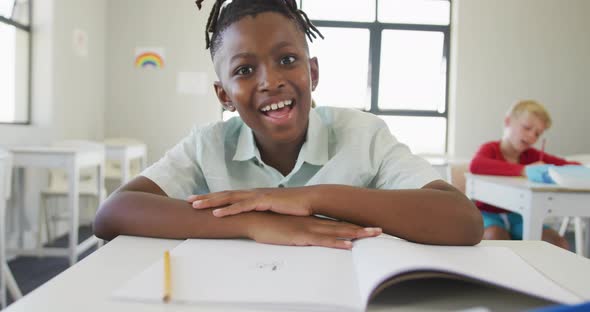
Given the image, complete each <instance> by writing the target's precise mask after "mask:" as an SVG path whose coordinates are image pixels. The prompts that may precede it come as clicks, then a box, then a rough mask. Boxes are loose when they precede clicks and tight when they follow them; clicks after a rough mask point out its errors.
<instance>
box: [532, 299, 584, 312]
mask: <svg viewBox="0 0 590 312" xmlns="http://www.w3.org/2000/svg"><path fill="white" fill-rule="evenodd" d="M581 311H590V301H589V302H585V303H581V304H573V305H554V306H550V307H546V308H540V309H535V310H531V311H530V312H581Z"/></svg>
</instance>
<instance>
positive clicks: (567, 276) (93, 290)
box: [7, 236, 590, 312]
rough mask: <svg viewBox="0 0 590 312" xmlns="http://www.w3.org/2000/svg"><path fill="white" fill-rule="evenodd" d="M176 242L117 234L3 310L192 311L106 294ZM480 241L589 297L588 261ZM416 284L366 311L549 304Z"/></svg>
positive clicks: (544, 246)
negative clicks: (506, 251) (503, 249)
mask: <svg viewBox="0 0 590 312" xmlns="http://www.w3.org/2000/svg"><path fill="white" fill-rule="evenodd" d="M181 242H182V241H180V240H167V239H154V238H141V237H131V236H120V237H118V238H116V239H115V240H113V241H111V242H109V243H108V244H106V245H105V246H104V247H103V248H100V249H99V250H97V251H96V252H94V253H92V254H91V255H90V256H88V257H87V258H84V259H83V260H81V261H80V262H79V263H77V264H76V265H74V266H73V267H70V268H69V269H68V270H66V271H64V272H63V273H61V274H60V275H58V276H57V277H55V278H54V279H52V280H50V281H49V282H47V283H46V284H44V285H42V286H41V287H39V288H38V289H36V290H35V291H34V292H32V293H30V294H28V295H26V296H25V297H24V298H22V299H21V300H19V301H17V302H16V303H14V304H13V305H11V306H9V307H8V310H7V311H8V312H25V311H26V312H29V311H61V312H68V311H85V312H92V311H97V312H104V311H110V312H123V311H125V312H126V311H145V312H156V311H196V310H197V309H196V308H195V306H191V305H163V304H145V303H135V302H127V301H117V300H113V299H112V298H111V294H112V292H113V291H114V290H115V289H117V288H118V287H120V286H121V285H123V284H124V283H125V282H126V281H127V280H129V279H130V278H131V277H133V276H135V275H136V274H138V273H140V272H141V271H143V270H144V269H145V268H146V267H148V266H149V265H150V264H152V263H153V262H154V261H157V260H158V259H161V258H162V255H163V253H164V250H167V249H173V248H174V247H175V246H177V245H178V244H180V243H181ZM482 244H483V245H489V246H505V247H508V248H510V249H512V250H513V251H514V252H516V253H517V254H518V255H519V256H521V257H522V258H523V259H524V260H525V261H527V262H528V263H529V264H531V265H532V266H534V267H535V268H536V269H538V270H539V271H541V272H542V273H543V274H544V275H546V276H547V277H549V278H550V279H552V280H554V281H555V282H557V283H559V284H561V285H562V286H564V287H566V288H568V289H569V290H571V291H572V292H574V293H576V294H577V295H579V296H581V297H583V298H585V299H587V300H590V287H588V283H589V282H588V281H590V260H588V259H585V258H583V257H580V256H578V255H575V254H573V253H570V252H568V251H565V250H563V249H560V248H558V247H555V246H552V245H550V244H548V243H545V242H541V241H485V242H482ZM80 285H84V291H77V290H78V289H79V287H80ZM421 286H422V287H416V288H414V289H409V290H408V287H405V288H402V289H400V288H397V289H395V288H392V290H391V291H390V290H389V289H388V290H386V291H385V293H382V295H380V296H378V298H377V299H376V301H375V302H373V303H371V304H370V305H369V311H395V310H404V311H407V310H413V311H424V310H427V311H437V310H441V308H443V307H444V309H445V310H460V309H467V308H471V307H474V306H487V307H490V308H492V310H497V311H504V310H525V309H530V308H532V307H539V306H543V305H547V304H549V303H547V302H546V301H543V300H540V299H535V298H531V297H528V296H524V295H522V296H521V295H518V294H517V295H515V294H514V293H509V292H507V291H501V290H497V289H493V288H487V287H483V286H481V287H480V286H477V285H473V284H467V285H465V284H459V285H457V283H450V284H448V285H444V287H442V288H441V287H436V288H435V289H432V290H431V291H425V288H428V287H424V286H425V284H421ZM410 288H411V287H410ZM441 294H442V295H441ZM383 295H385V296H383ZM400 301H401V302H400ZM198 310H199V311H255V310H247V309H244V308H239V307H232V309H231V310H228V307H227V306H224V307H223V308H220V307H214V306H199V309H198Z"/></svg>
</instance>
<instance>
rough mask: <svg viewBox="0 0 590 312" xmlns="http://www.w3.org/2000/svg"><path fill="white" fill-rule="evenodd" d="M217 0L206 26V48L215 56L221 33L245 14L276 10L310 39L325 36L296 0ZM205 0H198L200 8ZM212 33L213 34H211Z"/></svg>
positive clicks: (252, 14) (253, 14)
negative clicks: (298, 5)
mask: <svg viewBox="0 0 590 312" xmlns="http://www.w3.org/2000/svg"><path fill="white" fill-rule="evenodd" d="M226 2H228V0H215V4H214V5H213V8H212V9H211V13H210V14H209V19H208V20H207V26H206V28H205V40H206V49H209V51H210V52H211V56H214V55H215V53H216V52H217V49H218V48H219V44H220V43H221V33H222V32H223V30H225V29H226V28H227V27H229V26H230V25H231V24H233V23H234V22H236V21H238V20H240V19H241V18H242V17H244V16H254V17H255V16H256V15H257V14H260V13H264V12H276V13H279V14H282V15H284V16H285V17H287V18H289V19H291V20H293V21H295V24H296V25H297V27H298V28H299V29H300V30H301V31H302V32H303V33H304V34H306V35H307V37H308V38H309V40H310V41H313V39H316V38H317V36H320V37H321V38H322V39H324V36H323V35H322V34H321V33H320V31H319V30H318V29H317V28H316V27H315V26H314V25H313V24H312V23H311V21H310V20H309V18H308V17H307V14H305V12H303V11H302V10H300V9H299V8H297V2H296V0H233V1H229V3H226ZM202 3H203V0H197V1H196V4H197V7H198V8H199V10H200V9H201V8H202ZM210 33H211V36H209V34H210Z"/></svg>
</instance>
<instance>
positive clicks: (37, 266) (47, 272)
mask: <svg viewBox="0 0 590 312" xmlns="http://www.w3.org/2000/svg"><path fill="white" fill-rule="evenodd" d="M91 235H92V227H91V226H88V225H87V226H81V227H80V229H79V231H78V237H79V241H80V242H82V241H84V240H85V239H87V238H88V237H90V236H91ZM67 244H68V237H67V235H64V236H61V237H59V238H57V239H56V240H55V241H54V242H52V243H50V244H47V245H46V246H47V247H66V246H67ZM95 250H96V247H92V248H90V249H88V250H87V251H86V252H84V253H83V254H81V255H80V257H79V259H83V258H84V257H86V256H88V255H89V254H91V253H92V252H94V251H95ZM8 266H9V267H10V270H11V271H12V274H13V275H14V279H16V282H17V284H18V287H19V288H20V290H21V292H22V293H23V295H26V294H28V293H30V292H31V291H33V290H34V289H35V288H37V287H39V286H41V285H42V284H44V283H45V282H47V281H49V280H50V279H52V278H53V277H55V276H56V275H58V274H59V273H61V272H63V271H65V270H66V269H67V268H68V267H69V260H68V259H67V258H65V257H17V258H15V259H13V260H12V261H9V262H8ZM8 298H9V299H8V302H9V303H11V302H12V298H10V295H9V296H8Z"/></svg>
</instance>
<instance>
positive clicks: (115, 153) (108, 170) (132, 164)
mask: <svg viewBox="0 0 590 312" xmlns="http://www.w3.org/2000/svg"><path fill="white" fill-rule="evenodd" d="M104 144H105V147H106V151H107V153H106V163H105V179H108V180H117V181H118V182H119V183H120V185H122V184H124V183H126V182H127V181H128V180H130V179H131V178H133V177H135V176H137V175H139V173H140V172H141V171H142V170H143V169H145V167H146V162H147V147H146V145H145V144H144V143H143V142H141V141H139V140H136V139H132V138H108V139H105V140H104ZM125 166H127V169H126V168H125Z"/></svg>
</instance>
